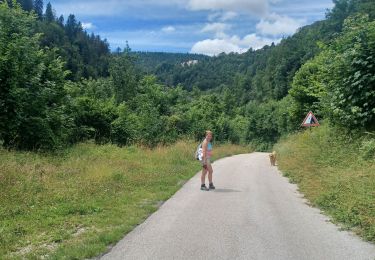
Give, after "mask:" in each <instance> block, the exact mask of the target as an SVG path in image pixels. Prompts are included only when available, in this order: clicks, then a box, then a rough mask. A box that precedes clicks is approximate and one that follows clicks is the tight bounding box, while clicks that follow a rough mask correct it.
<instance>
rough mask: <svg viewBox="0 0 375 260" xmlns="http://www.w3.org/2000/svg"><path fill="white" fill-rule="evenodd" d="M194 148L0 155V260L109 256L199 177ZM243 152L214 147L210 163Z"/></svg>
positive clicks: (93, 148) (82, 148)
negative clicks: (116, 245) (109, 250)
mask: <svg viewBox="0 0 375 260" xmlns="http://www.w3.org/2000/svg"><path fill="white" fill-rule="evenodd" d="M195 148H196V144H195V143H192V142H179V143H177V144H175V145H172V146H169V147H157V148H155V149H152V150H151V149H147V148H139V147H127V148H119V147H117V146H113V145H104V146H98V145H95V144H90V143H86V144H79V145H76V146H75V147H73V148H70V149H68V150H66V151H65V152H64V153H62V154H60V155H41V154H36V153H26V152H13V151H6V150H2V149H0V220H1V221H0V259H25V258H27V259H40V258H43V257H44V258H48V259H61V258H64V259H83V258H89V257H94V256H96V255H98V254H100V253H103V252H105V251H106V250H107V248H108V245H110V244H113V243H115V242H117V241H118V240H120V239H121V238H122V237H123V236H124V235H125V234H126V233H127V232H129V231H131V230H132V229H133V228H134V226H136V225H137V224H139V223H141V222H142V221H143V220H144V219H145V218H146V217H147V216H148V215H149V214H150V213H152V212H154V211H155V210H156V209H157V208H158V205H160V203H161V202H162V201H165V200H167V199H168V198H169V197H170V196H172V195H173V194H174V193H175V192H176V191H177V190H178V189H179V188H180V186H181V185H182V184H183V183H184V181H186V180H188V179H189V178H191V177H192V176H193V175H194V174H195V173H196V172H197V171H198V170H199V169H200V166H199V163H197V162H196V161H195V160H194V158H193V153H194V150H195ZM246 152H249V149H248V148H246V147H240V146H234V145H229V144H228V145H222V146H218V147H215V154H216V158H221V157H225V156H228V155H233V154H238V153H246Z"/></svg>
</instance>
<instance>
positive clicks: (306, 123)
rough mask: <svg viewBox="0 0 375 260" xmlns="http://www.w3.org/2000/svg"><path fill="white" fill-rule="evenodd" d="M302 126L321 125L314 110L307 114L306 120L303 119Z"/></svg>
mask: <svg viewBox="0 0 375 260" xmlns="http://www.w3.org/2000/svg"><path fill="white" fill-rule="evenodd" d="M302 126H305V127H310V126H320V124H319V122H318V120H317V119H316V117H315V116H314V114H313V112H311V111H310V112H309V113H308V114H307V116H306V118H305V120H303V123H302Z"/></svg>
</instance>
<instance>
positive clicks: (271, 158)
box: [269, 151, 276, 166]
mask: <svg viewBox="0 0 375 260" xmlns="http://www.w3.org/2000/svg"><path fill="white" fill-rule="evenodd" d="M269 157H270V161H271V166H276V152H275V151H273V152H272V153H270V154H269Z"/></svg>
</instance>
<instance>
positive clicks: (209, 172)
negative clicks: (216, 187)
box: [207, 164, 214, 183]
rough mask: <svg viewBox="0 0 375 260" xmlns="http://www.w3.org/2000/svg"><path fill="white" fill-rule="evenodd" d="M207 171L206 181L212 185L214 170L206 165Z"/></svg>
mask: <svg viewBox="0 0 375 260" xmlns="http://www.w3.org/2000/svg"><path fill="white" fill-rule="evenodd" d="M207 170H208V181H209V182H210V183H212V173H213V172H214V170H213V169H212V166H211V164H208V165H207Z"/></svg>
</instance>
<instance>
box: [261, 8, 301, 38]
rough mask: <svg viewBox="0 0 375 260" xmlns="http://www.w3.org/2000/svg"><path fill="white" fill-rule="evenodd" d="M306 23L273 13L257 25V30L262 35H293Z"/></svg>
mask: <svg viewBox="0 0 375 260" xmlns="http://www.w3.org/2000/svg"><path fill="white" fill-rule="evenodd" d="M305 23H306V21H305V20H296V19H293V18H291V17H289V16H285V15H278V14H275V13H273V14H270V15H269V16H268V17H267V18H264V19H261V21H260V22H259V23H258V24H257V25H256V29H257V32H258V33H259V34H261V35H272V36H280V35H291V34H293V33H295V32H296V31H297V29H298V28H300V27H302V26H303V25H304V24H305Z"/></svg>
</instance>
